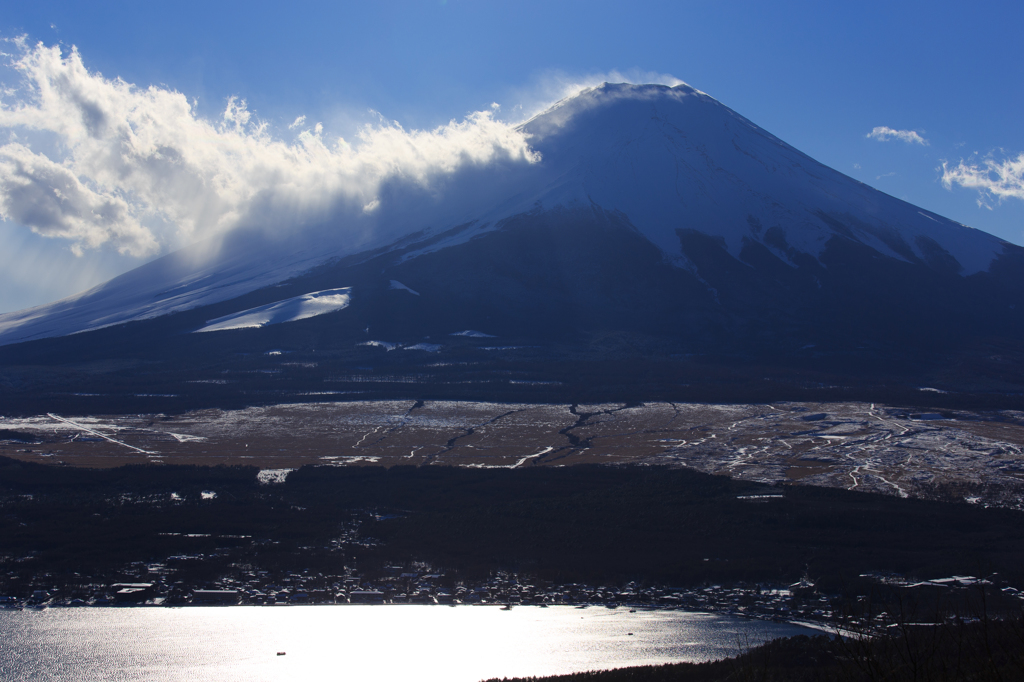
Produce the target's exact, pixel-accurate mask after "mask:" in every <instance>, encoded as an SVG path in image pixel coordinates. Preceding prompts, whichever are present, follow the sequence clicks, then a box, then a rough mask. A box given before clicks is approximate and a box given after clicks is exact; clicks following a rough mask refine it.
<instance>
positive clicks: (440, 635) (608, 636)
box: [0, 605, 807, 682]
mask: <svg viewBox="0 0 1024 682" xmlns="http://www.w3.org/2000/svg"><path fill="white" fill-rule="evenodd" d="M802 632H803V633H806V632H807V631H806V630H803V629H801V628H798V627H795V626H791V625H785V624H780V623H767V622H762V621H752V620H744V619H739V618H733V617H729V616H722V615H715V614H704V613H689V612H684V611H644V610H639V611H637V612H635V613H630V612H629V610H628V609H623V608H620V609H615V610H612V609H606V608H601V607H591V608H587V609H576V608H572V607H568V606H563V607H552V608H546V609H543V608H538V607H531V606H519V607H516V608H513V609H512V610H502V609H500V608H498V607H488V606H462V607H458V608H450V607H442V606H398V605H395V606H355V605H353V606H288V607H258V606H255V607H248V606H233V607H219V608H218V607H209V608H176V609H171V608H107V609H95V608H92V609H90V608H80V609H71V608H51V609H45V610H42V611H36V610H25V611H12V610H6V611H5V610H0V679H3V680H25V681H27V680H61V681H62V682H65V681H67V682H79V681H81V682H85V681H86V680H88V681H90V682H92V681H94V680H110V681H115V682H121V681H127V680H131V681H133V682H134V681H136V680H161V681H163V680H187V681H189V682H198V681H200V680H204V681H205V680H211V681H213V680H216V681H217V682H230V681H234V680H238V681H242V680H244V681H245V682H258V681H267V682H278V681H285V680H289V681H290V680H295V681H301V682H312V681H317V680H349V681H352V680H368V681H369V680H372V681H381V682H388V681H391V680H394V681H398V680H401V681H403V682H405V681H407V680H417V682H432V681H434V680H437V681H438V682H441V681H444V682H477V681H478V680H483V679H487V678H493V677H513V676H517V677H522V676H528V675H555V674H564V673H572V672H579V671H583V670H596V669H606V668H616V667H622V666H626V665H642V664H649V663H667V662H674V661H707V660H712V659H718V658H725V657H727V656H732V655H734V654H735V653H736V652H737V650H738V649H740V648H743V647H746V646H750V645H754V644H758V643H761V642H763V641H766V640H769V639H773V638H775V637H785V636H790V635H794V634H799V633H802ZM629 633H633V634H632V635H630V634H629ZM279 651H280V652H285V655H284V656H279V655H278V652H279Z"/></svg>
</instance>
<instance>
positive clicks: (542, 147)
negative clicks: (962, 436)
mask: <svg viewBox="0 0 1024 682" xmlns="http://www.w3.org/2000/svg"><path fill="white" fill-rule="evenodd" d="M521 129H522V130H523V131H525V132H526V133H528V134H529V135H530V138H529V140H530V144H531V147H532V149H533V150H534V151H535V152H536V153H537V155H538V157H539V160H538V161H536V162H535V163H530V164H513V165H506V166H502V165H500V164H498V165H496V166H494V167H489V168H475V169H469V170H466V171H463V172H460V173H456V174H455V175H453V176H452V177H451V178H449V179H448V180H447V184H446V185H445V187H444V188H442V189H443V191H439V192H437V193H435V195H434V196H433V198H432V199H430V198H428V199H424V197H423V196H415V197H407V196H405V195H404V194H403V193H402V191H401V188H397V189H394V191H391V192H390V193H388V194H386V195H385V196H382V197H381V211H380V212H379V216H378V217H377V218H376V220H377V221H378V222H377V224H376V225H375V227H374V228H373V229H372V230H369V231H366V230H363V231H362V232H360V231H358V230H347V229H341V228H344V227H345V226H331V225H328V226H324V227H323V228H321V229H316V230H309V231H307V232H304V233H300V234H292V235H290V236H288V237H287V238H282V237H277V238H275V237H272V236H267V235H265V234H263V233H260V234H237V235H234V236H232V237H231V238H229V240H228V241H226V242H225V243H223V244H220V245H218V249H217V250H216V255H214V256H212V257H211V256H210V255H209V251H210V246H209V245H203V244H198V245H195V246H193V247H190V248H189V249H186V250H184V251H181V252H178V253H174V254H171V255H169V256H166V257H164V258H161V259H159V260H156V261H154V262H152V263H149V264H147V265H145V266H143V267H140V268H138V269H136V270H134V271H132V272H129V273H127V274H125V275H122V276H120V277H117V278H115V279H113V280H111V281H110V282H107V283H106V284H104V285H101V286H99V287H97V288H95V289H93V290H91V291H88V292H85V293H83V294H80V295H78V296H75V297H72V298H69V299H66V300H63V301H58V302H56V303H53V304H49V305H46V306H41V307H38V308H34V309H30V310H25V311H20V312H17V313H9V314H5V315H0V344H12V343H17V342H21V341H29V340H33V339H42V338H45V337H54V336H60V335H67V334H72V333H76V332H83V331H88V330H97V329H102V328H109V327H111V326H114V325H122V324H124V323H127V322H131V321H136V322H137V321H140V320H150V322H144V323H140V322H137V324H136V325H134V326H130V327H128V328H126V329H127V330H129V331H125V332H123V333H120V332H119V336H117V338H118V339H119V341H118V343H117V345H118V347H119V348H130V347H132V343H133V342H131V341H130V340H129V339H130V338H136V337H138V338H139V339H141V338H143V337H145V338H147V339H150V340H149V341H147V342H146V343H147V344H150V345H151V341H152V339H151V337H152V334H154V333H156V332H153V331H152V330H155V329H160V330H161V331H160V334H161V335H164V336H166V335H167V334H171V333H173V334H174V335H176V336H175V338H176V339H177V341H175V343H179V344H186V345H187V344H189V343H200V342H199V341H193V340H187V339H186V336H183V335H186V334H188V338H189V339H194V338H197V337H199V336H202V337H204V338H207V339H213V338H215V337H216V338H217V339H220V340H218V341H203V342H202V343H205V344H210V343H216V344H223V345H224V347H225V348H226V347H227V346H229V345H231V344H232V343H234V341H232V339H235V340H237V339H241V338H242V337H240V336H231V335H237V334H243V335H246V334H247V335H253V334H256V335H260V334H263V335H265V336H261V337H259V338H262V339H264V340H265V341H266V342H267V343H276V342H279V341H282V342H283V341H284V340H288V339H290V340H291V341H290V342H293V343H299V339H301V338H314V337H315V338H317V339H318V341H317V344H318V347H320V348H324V347H328V346H331V347H338V348H341V347H344V348H347V349H352V348H355V347H357V346H358V348H360V351H359V352H380V353H387V352H388V351H387V350H382V349H384V348H402V347H405V348H420V349H424V348H426V347H428V346H429V347H430V348H432V349H434V350H438V349H442V348H444V347H445V346H446V343H448V342H449V341H451V340H452V339H456V338H459V339H462V341H460V343H461V342H465V343H470V340H469V339H471V340H472V342H473V343H476V344H477V345H478V346H480V347H481V348H491V349H499V348H522V347H533V346H532V345H531V344H541V345H543V344H544V343H549V342H550V343H557V344H560V345H559V346H558V347H559V348H561V349H562V351H560V352H563V351H564V352H569V351H566V350H565V349H567V348H575V349H577V350H579V351H581V352H591V351H593V352H597V351H596V350H595V349H603V350H601V352H605V351H607V352H616V353H618V352H621V353H626V354H629V353H639V354H641V355H644V356H647V357H651V356H664V357H666V358H667V357H680V356H685V355H687V354H692V353H704V352H733V351H735V352H741V353H748V354H749V353H753V354H755V355H757V354H761V355H764V356H765V357H769V356H773V354H774V356H779V357H781V355H780V354H782V355H785V354H786V353H793V352H804V353H805V354H807V353H824V352H832V351H838V350H843V352H859V351H857V349H865V348H868V349H874V350H873V351H872V352H876V353H877V352H882V353H883V354H884V353H885V352H888V351H881V350H879V349H885V348H889V349H897V350H900V352H908V353H911V354H913V353H916V352H917V350H919V349H931V350H934V351H935V352H947V351H948V350H950V349H954V350H955V351H956V352H961V351H963V352H968V351H967V350H964V349H971V350H970V351H969V352H971V353H974V352H977V353H981V354H984V353H985V352H988V351H985V350H978V349H979V348H981V346H982V345H984V344H992V343H995V344H996V345H999V344H1002V343H1004V342H1005V343H1008V344H1010V345H1011V346H1013V344H1015V343H1017V341H1016V339H1018V338H1020V337H1019V332H1020V331H1022V330H1024V318H1022V315H1021V311H1024V267H1022V266H1024V249H1021V248H1019V247H1016V246H1014V245H1011V244H1008V243H1007V242H1004V241H1002V240H1000V239H998V238H996V237H993V236H991V235H989V234H986V233H984V232H981V231H979V230H975V229H972V228H970V227H966V226H964V225H961V224H958V223H955V222H953V221H950V220H948V219H946V218H943V217H942V216H939V215H936V214H933V213H931V212H929V211H925V210H923V209H920V208H918V207H916V206H913V205H911V204H908V203H906V202H904V201H900V200H898V199H895V198H893V197H891V196H888V195H886V194H884V193H882V192H879V191H877V190H874V189H872V188H871V187H868V186H867V185H864V184H862V183H860V182H857V181H855V180H853V179H851V178H849V177H847V176H845V175H843V174H841V173H839V172H837V171H835V170H833V169H830V168H828V167H826V166H824V165H822V164H820V163H818V162H816V161H814V160H813V159H811V158H809V157H808V156H806V155H804V154H802V153H801V152H799V151H797V150H796V149H794V148H792V147H790V146H789V145H787V144H786V143H784V142H783V141H781V140H779V139H778V138H776V137H774V136H772V135H771V134H770V133H768V132H766V131H764V130H762V129H761V128H759V127H758V126H756V125H755V124H753V123H751V122H750V121H748V120H747V119H745V118H743V117H742V116H740V115H739V114H737V113H736V112H734V111H732V110H731V109H729V108H728V107H726V106H724V105H723V104H721V103H720V102H718V101H716V100H715V99H713V98H711V97H709V96H708V95H706V94H704V93H702V92H699V91H697V90H694V89H693V88H690V87H688V86H685V85H680V86H678V87H672V88H670V87H666V86H659V85H628V84H618V85H615V84H605V85H603V86H601V87H597V88H593V89H590V90H586V91H584V92H582V93H580V94H579V95H577V96H575V97H572V98H569V99H567V100H564V101H562V102H560V103H558V104H557V105H556V106H554V107H552V108H551V109H549V110H548V111H546V112H544V113H542V114H540V115H538V116H536V117H535V118H533V119H531V120H530V121H528V122H526V123H524V124H523V125H522V128H521ZM355 234H360V235H362V236H360V237H359V238H356V237H355V236H353V235H355ZM340 289H345V294H344V297H345V298H344V305H337V306H331V305H320V304H318V306H319V307H317V306H313V307H312V308H307V307H303V306H309V305H312V304H309V303H308V302H309V301H313V300H326V299H322V296H321V294H324V293H330V292H332V291H334V290H340ZM332 295H333V294H332ZM332 300H333V299H332ZM339 300H340V299H339ZM275 306H277V307H275ZM314 308H315V310H316V311H320V312H322V313H323V314H322V315H319V314H318V313H316V312H309V311H310V310H314ZM267 309H274V310H278V309H281V310H288V311H290V312H289V313H288V314H287V315H277V316H272V315H267V314H265V311H266V310H267ZM172 313H174V314H173V315H171V314H172ZM257 318H259V319H260V320H263V319H264V318H266V320H264V322H262V323H261V325H262V327H260V325H255V324H252V325H249V324H241V323H237V324H236V323H235V322H230V323H225V322H223V321H224V320H228V321H232V320H236V319H243V320H255V319H257ZM272 318H273V319H274V320H294V321H288V322H283V321H282V322H280V323H279V324H277V325H273V324H271V322H270V320H271V319H272ZM218 320H219V321H220V322H218ZM147 325H150V326H147ZM218 325H220V326H218ZM242 327H247V328H245V329H242ZM272 327H273V328H272ZM211 329H218V330H223V331H216V332H215V333H213V332H211V333H206V334H201V335H193V334H191V332H195V331H210V330H211ZM275 329H279V331H275ZM467 329H468V330H477V331H478V332H479V336H476V337H472V336H471V337H453V336H451V335H453V334H456V333H458V332H462V331H464V330H467ZM147 330H150V331H147ZM232 330H233V331H232ZM147 335H148V336H147ZM303 335H306V336H305V337H304V336H303ZM426 337H430V342H429V343H427V342H425V338H426ZM493 337H498V338H493ZM103 338H105V339H110V338H114V337H111V336H110V335H109V334H108V335H107V336H104V337H103ZM245 338H247V339H250V341H247V342H246V343H249V342H251V339H254V338H257V337H255V336H246V337H245ZM439 338H441V339H448V340H449V341H438V339H439ZM485 339H486V340H485ZM76 342H78V343H80V344H83V343H84V344H87V342H86V341H85V339H84V337H78V338H77V339H76ZM138 343H140V344H141V343H142V341H139V342H138ZM517 344H518V345H517ZM986 347H987V346H986ZM1014 347H1015V346H1014ZM204 348H208V345H207V346H204ZM609 349H610V350H609ZM828 349H831V350H828ZM956 349H959V350H956ZM124 352H128V351H124ZM346 352H347V351H346ZM573 352H575V351H573ZM951 352H952V351H951Z"/></svg>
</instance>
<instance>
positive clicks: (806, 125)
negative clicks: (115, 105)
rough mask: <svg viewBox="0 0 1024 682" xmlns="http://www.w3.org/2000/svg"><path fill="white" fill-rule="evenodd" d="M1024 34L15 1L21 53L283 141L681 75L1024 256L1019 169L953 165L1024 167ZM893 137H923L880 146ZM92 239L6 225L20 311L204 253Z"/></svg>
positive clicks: (671, 7)
mask: <svg viewBox="0 0 1024 682" xmlns="http://www.w3.org/2000/svg"><path fill="white" fill-rule="evenodd" d="M1021 26H1024V4H1022V3H1013V2H987V3H984V2H983V3H975V4H973V5H968V4H967V3H963V2H896V3H893V2H891V1H890V2H858V3H852V2H851V3H822V2H785V1H783V2H777V3H764V2H729V1H717V2H716V1H712V0H700V1H692V2H687V1H683V0H681V1H678V2H631V3H625V2H598V1H589V2H572V1H564V2H554V1H551V0H549V1H548V2H532V1H519V2H496V1H495V2H487V1H484V0H447V1H446V2H441V1H438V0H425V1H422V2H414V1H407V2H387V1H383V2H364V3H344V2H333V3H327V2H293V3H288V4H284V3H260V2H245V3H241V2H209V1H207V2H174V3H164V2H150V3H139V2H89V3H83V2H65V1H48V0H36V1H35V2H32V3H28V2H14V1H12V0H2V2H0V36H2V37H5V38H15V37H17V36H21V35H24V36H26V37H27V43H26V45H27V46H28V47H27V48H26V49H30V48H31V46H32V45H34V44H35V43H37V42H41V43H43V44H44V45H45V46H54V45H60V46H61V47H62V48H63V54H64V56H66V55H67V54H68V50H69V49H70V47H71V46H72V45H73V46H76V47H77V49H78V52H79V54H80V57H81V62H82V64H83V65H84V68H85V69H87V70H88V72H89V73H90V74H93V75H97V74H102V76H103V77H104V78H106V79H108V80H110V79H115V78H120V79H122V80H123V81H124V82H126V83H131V84H134V85H136V86H138V87H139V88H143V89H144V88H147V87H149V86H151V85H152V86H157V87H158V88H160V89H161V90H164V91H176V92H179V93H181V94H183V95H184V96H185V98H187V100H189V101H194V102H195V103H196V104H195V106H196V111H197V112H198V115H199V116H200V117H201V118H205V119H208V120H210V121H220V120H221V119H222V114H223V112H224V110H225V107H226V105H227V102H228V101H229V98H230V97H237V98H240V99H244V100H245V101H246V103H247V112H248V113H249V115H250V117H251V121H255V120H257V119H258V120H261V121H263V122H265V123H266V124H267V134H268V135H271V136H276V138H278V139H282V140H291V139H292V138H293V137H294V136H295V135H296V134H297V131H300V130H308V131H310V134H320V133H316V130H315V128H314V127H313V126H314V125H315V124H316V123H322V126H323V133H322V134H323V135H326V136H333V137H337V136H343V137H345V138H351V137H352V136H353V135H355V134H356V132H357V130H358V128H359V126H360V125H362V124H365V123H367V122H370V121H374V120H376V114H373V113H371V110H372V111H373V112H379V115H380V116H382V117H384V119H386V120H389V121H397V122H399V123H400V124H401V125H402V126H403V128H404V129H405V130H407V131H411V130H421V129H426V130H429V129H433V128H435V127H437V126H441V125H444V124H447V123H448V122H449V121H451V120H452V119H456V120H462V119H463V118H464V117H466V116H467V115H469V114H471V113H472V112H480V111H488V110H489V108H490V106H491V104H492V103H498V104H500V105H501V109H500V110H499V111H498V113H497V114H496V117H497V118H499V119H500V118H504V119H507V120H513V119H515V117H516V116H521V115H522V111H529V110H532V109H535V108H536V107H538V106H541V105H542V104H543V103H545V102H550V101H552V98H555V97H557V96H558V95H559V94H560V93H562V92H563V91H564V86H565V84H566V83H577V82H589V81H590V80H592V79H593V78H595V77H600V75H601V74H609V73H613V72H619V73H623V74H626V75H628V76H631V77H632V78H633V79H634V80H642V79H644V74H664V75H671V76H674V77H676V78H678V79H681V80H683V81H685V82H687V83H689V84H690V85H693V86H694V87H696V88H699V89H701V90H704V91H705V92H707V93H709V94H710V95H712V96H714V97H715V98H717V99H718V100H720V101H722V102H723V103H725V104H726V105H728V106H730V107H732V108H733V109H735V110H736V111H738V112H739V113H741V114H743V115H744V116H746V117H747V118H749V119H751V120H753V121H754V122H755V123H757V124H758V125H760V126H762V127H764V128H766V129H767V130H769V131H770V132H772V133H774V134H775V135H777V136H779V137H780V138H782V139H783V140H785V141H787V142H789V143H790V144H792V145H793V146H795V147H797V148H798V149H800V150H802V151H804V152H806V153H808V154H809V155H811V156H813V157H815V158H816V159H818V160H819V161H822V162H823V163H826V164H827V165H830V166H832V167H834V168H836V169H838V170H840V171H842V172H844V173H846V174H848V175H850V176H852V177H854V178H856V179H858V180H861V181H863V182H865V183H867V184H870V185H872V186H874V187H876V188H878V189H881V190H882V191H885V192H887V193H889V194H892V195H894V196H897V197H900V198H902V199H906V200H908V201H910V202H912V203H915V204H918V205H920V206H922V207H924V208H927V209H929V210H932V211H935V212H937V213H940V214H943V215H946V216H948V217H950V218H953V219H954V220H958V221H960V222H963V223H965V224H968V225H971V226H973V227H977V228H979V229H983V230H985V231H988V232H991V233H993V234H996V235H998V236H999V237H1002V238H1004V239H1006V240H1008V241H1012V242H1014V243H1017V244H1024V200H1022V199H1021V198H1018V197H1024V189H1021V188H1020V187H1019V186H1018V185H1016V184H1014V183H1015V182H1016V180H1017V179H1019V174H1018V175H1014V172H1015V171H1014V168H1012V167H1009V166H1007V167H1005V168H1003V170H1004V171H1005V174H1006V178H1008V179H1006V181H1005V182H1004V184H1003V185H1001V186H1000V187H1001V188H1002V190H1001V191H1002V193H1003V198H1001V199H1000V197H999V196H998V194H994V193H992V192H987V193H981V192H979V190H977V189H974V188H970V187H964V186H961V185H960V184H957V183H956V182H953V183H951V184H949V186H946V185H945V184H944V183H943V182H942V181H941V180H942V175H943V170H942V164H943V162H946V163H947V168H949V167H956V166H958V164H960V163H961V161H963V162H965V163H966V165H967V167H969V168H980V167H982V165H983V164H984V162H985V160H986V159H988V160H990V161H992V162H993V163H1004V162H1007V161H1013V160H1015V159H1017V158H1018V156H1019V155H1020V154H1021V153H1024V126H1022V124H1021V120H1022V119H1021V112H1022V111H1024V87H1022V84H1024V59H1021V57H1020V42H1019V41H1020V38H1019V31H1020V27H1021ZM4 51H5V52H8V53H11V54H14V53H16V50H15V49H14V47H12V45H10V44H9V45H8V46H7V49H4ZM650 78H653V77H650ZM0 79H2V80H3V82H4V83H5V84H8V85H13V84H14V83H15V82H16V81H17V80H18V74H17V73H15V72H14V71H12V70H11V69H9V68H8V69H3V70H0ZM7 104H8V106H10V105H11V100H9V101H8V103H7ZM517 105H521V106H522V107H523V109H517ZM300 116H305V117H306V118H305V119H304V121H302V122H301V123H300V125H298V126H296V127H294V128H291V129H290V128H289V126H290V125H291V124H293V123H294V122H295V121H296V119H298V117H300ZM879 127H885V128H889V129H892V130H893V131H903V133H904V134H903V135H902V136H897V135H884V134H878V135H876V136H875V137H868V135H869V134H870V133H871V132H872V131H873V130H875V129H876V128H879ZM910 131H914V132H916V133H917V135H918V138H917V139H918V140H919V141H915V139H914V138H913V136H911V135H909V132H910ZM921 141H923V142H924V143H922V142H921ZM47 144H55V145H57V146H58V147H59V143H58V142H53V141H52V140H50V141H48V140H47V139H46V138H45V135H44V136H42V137H41V138H40V139H37V140H35V145H36V146H35V147H33V148H38V147H39V146H40V145H43V146H45V145H47ZM1018 173H1019V171H1018ZM985 178H987V179H988V180H990V181H994V180H993V178H996V179H998V176H997V175H993V174H992V173H989V174H988V175H986V176H985ZM1004 179H1005V178H1004ZM174 215H177V214H174ZM162 219H163V220H167V219H168V218H167V215H164V218H162ZM26 220H27V219H26ZM197 220H200V219H199V218H197ZM124 230H127V231H129V232H130V228H129V227H125V228H124ZM62 234H63V233H62ZM82 234H85V233H84V232H83V233H81V234H79V235H78V236H77V237H75V239H71V238H69V237H67V235H66V234H65V235H64V236H56V237H51V238H44V237H41V236H38V235H36V234H33V233H31V232H29V230H28V229H27V228H26V226H25V225H23V224H20V223H18V222H16V221H12V220H8V221H7V222H5V223H3V224H0V250H2V251H3V252H4V254H0V311H5V310H13V309H17V308H21V307H25V306H28V305H35V304H39V303H44V302H47V301H49V300H53V299H55V298H58V297H60V296H64V295H68V294H71V293H74V292H75V291H78V290H80V289H83V288H85V287H87V286H91V285H93V284H96V283H98V282H100V281H103V280H104V279H106V278H108V277H109V276H112V275H114V274H117V273H118V272H121V271H124V270H126V269H128V268H130V267H133V266H134V265H137V264H139V263H141V262H143V261H144V260H146V259H147V258H151V257H153V256H154V255H156V254H159V253H162V252H165V251H166V250H167V249H169V248H173V247H174V246H178V245H180V244H181V243H183V242H184V241H187V238H188V237H187V235H186V236H182V235H181V234H177V236H176V237H175V238H174V239H165V240H160V239H158V240H157V242H158V243H157V242H154V243H151V244H148V245H146V244H143V241H145V240H144V238H143V237H137V236H135V237H131V238H132V239H135V241H134V242H132V244H134V246H132V248H131V249H130V252H126V253H118V251H117V248H118V247H117V246H116V244H117V243H118V242H116V241H114V240H108V241H104V239H103V238H100V237H96V238H94V239H93V238H92V237H88V238H87V237H83V236H82ZM189 234H193V233H189ZM89 239H92V241H91V242H90V241H89ZM75 240H77V241H75ZM83 245H84V246H83ZM122 246H123V244H122ZM72 247H74V251H77V252H79V253H80V255H76V253H74V252H73V250H72ZM122 250H124V248H122Z"/></svg>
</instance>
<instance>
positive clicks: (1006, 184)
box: [942, 153, 1024, 208]
mask: <svg viewBox="0 0 1024 682" xmlns="http://www.w3.org/2000/svg"><path fill="white" fill-rule="evenodd" d="M954 183H955V184H957V185H960V186H961V187H967V188H970V189H976V190H978V193H979V195H980V196H979V198H978V205H979V206H983V207H985V208H991V207H992V206H991V203H990V200H991V199H997V200H999V201H1002V200H1003V199H1005V198H1007V197H1010V198H1014V199H1021V200H1024V153H1021V154H1018V155H1017V158H1015V159H1013V158H1010V159H1005V160H1003V161H996V160H995V159H993V158H991V157H989V158H987V159H985V160H984V161H982V162H981V163H980V164H977V163H967V162H964V161H963V160H961V161H960V163H958V164H957V165H956V166H953V167H951V166H950V165H949V164H948V163H947V162H945V161H943V162H942V184H943V185H945V186H946V189H950V188H951V187H952V186H953V184H954Z"/></svg>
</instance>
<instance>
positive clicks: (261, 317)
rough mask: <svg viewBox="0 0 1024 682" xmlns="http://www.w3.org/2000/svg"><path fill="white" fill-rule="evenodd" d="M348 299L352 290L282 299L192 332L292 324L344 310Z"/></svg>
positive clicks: (232, 315) (211, 322)
mask: <svg viewBox="0 0 1024 682" xmlns="http://www.w3.org/2000/svg"><path fill="white" fill-rule="evenodd" d="M351 300H352V287H344V288H342V289H326V290H324V291H314V292H312V293H309V294H303V295H302V296H295V297H293V298H286V299H284V300H283V301H277V302H276V303H268V304H267V305H261V306H259V307H257V308H250V309H249V310H243V311H241V312H238V313H232V314H230V315H225V316H224V317H218V318H217V319H214V320H207V322H206V326H205V327H203V328H202V329H197V330H196V331H195V333H200V332H219V331H226V330H228V329H252V328H258V327H266V326H267V325H271V324H282V323H284V322H296V321H298V320H305V319H307V318H310V317H316V316H318V315H325V314H327V313H333V312H334V311H336V310H341V309H342V308H347V307H348V304H349V302H350V301H351Z"/></svg>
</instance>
